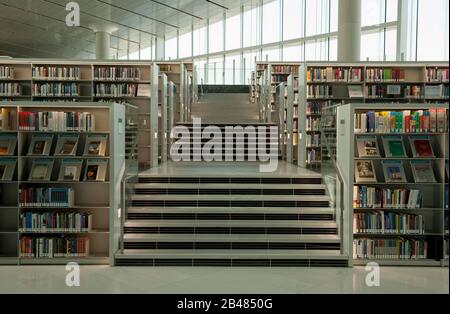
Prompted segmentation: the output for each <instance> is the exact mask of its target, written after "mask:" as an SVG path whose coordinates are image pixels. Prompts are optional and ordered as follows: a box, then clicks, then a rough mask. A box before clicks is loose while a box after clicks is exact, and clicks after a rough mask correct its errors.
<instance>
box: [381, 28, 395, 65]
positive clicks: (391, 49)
mask: <svg viewBox="0 0 450 314" xmlns="http://www.w3.org/2000/svg"><path fill="white" fill-rule="evenodd" d="M384 53H385V55H386V61H396V60H397V28H396V27H394V28H389V29H386V44H385V48H384Z"/></svg>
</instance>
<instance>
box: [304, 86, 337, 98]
mask: <svg viewBox="0 0 450 314" xmlns="http://www.w3.org/2000/svg"><path fill="white" fill-rule="evenodd" d="M307 97H308V98H331V97H333V88H332V86H330V85H308V88H307Z"/></svg>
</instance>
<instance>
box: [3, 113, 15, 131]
mask: <svg viewBox="0 0 450 314" xmlns="http://www.w3.org/2000/svg"><path fill="white" fill-rule="evenodd" d="M14 121H15V113H14V112H13V111H11V110H8V108H0V131H3V130H12V129H13V127H14Z"/></svg>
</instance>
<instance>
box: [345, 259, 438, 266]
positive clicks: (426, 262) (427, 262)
mask: <svg viewBox="0 0 450 314" xmlns="http://www.w3.org/2000/svg"><path fill="white" fill-rule="evenodd" d="M374 262H375V263H377V264H378V265H380V266H441V265H442V263H441V261H437V260H431V259H421V260H420V259H419V260H395V259H354V260H353V266H366V265H367V264H368V263H374Z"/></svg>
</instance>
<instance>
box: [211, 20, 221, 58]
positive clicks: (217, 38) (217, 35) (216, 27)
mask: <svg viewBox="0 0 450 314" xmlns="http://www.w3.org/2000/svg"><path fill="white" fill-rule="evenodd" d="M208 32H209V50H208V53H214V52H218V51H223V20H220V21H219V22H216V23H213V24H210V25H209V31H208Z"/></svg>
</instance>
